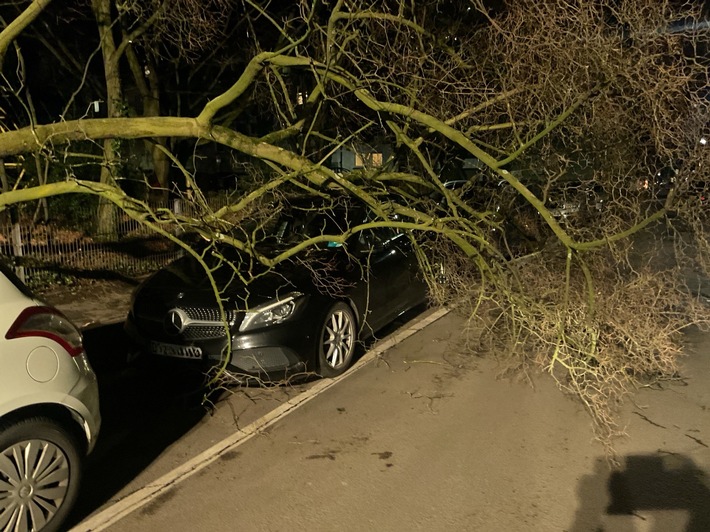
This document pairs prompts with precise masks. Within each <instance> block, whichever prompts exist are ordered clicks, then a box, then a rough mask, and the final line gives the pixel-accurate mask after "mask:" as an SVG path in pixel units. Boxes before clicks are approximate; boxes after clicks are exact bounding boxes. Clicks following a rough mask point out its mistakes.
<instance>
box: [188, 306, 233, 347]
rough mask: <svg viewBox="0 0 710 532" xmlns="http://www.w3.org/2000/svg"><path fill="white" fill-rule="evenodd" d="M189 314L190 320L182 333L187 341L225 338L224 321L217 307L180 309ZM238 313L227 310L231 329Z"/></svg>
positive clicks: (226, 314) (228, 323)
mask: <svg viewBox="0 0 710 532" xmlns="http://www.w3.org/2000/svg"><path fill="white" fill-rule="evenodd" d="M178 308H179V309H180V310H182V311H183V312H185V314H187V316H188V318H189V320H188V322H187V323H186V324H185V328H184V330H183V331H182V337H183V338H184V339H185V340H211V339H215V338H224V337H225V336H226V329H225V324H224V321H222V317H221V316H220V312H219V309H218V308H216V307H178ZM237 316H238V312H237V311H234V310H225V318H226V321H227V325H228V326H229V328H230V329H231V328H232V327H233V326H234V324H235V323H236V320H237Z"/></svg>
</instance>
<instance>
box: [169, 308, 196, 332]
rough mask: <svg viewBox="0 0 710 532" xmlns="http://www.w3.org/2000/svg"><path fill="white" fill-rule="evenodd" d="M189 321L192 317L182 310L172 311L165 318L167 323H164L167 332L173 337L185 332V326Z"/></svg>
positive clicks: (175, 309)
mask: <svg viewBox="0 0 710 532" xmlns="http://www.w3.org/2000/svg"><path fill="white" fill-rule="evenodd" d="M189 320H190V317H189V316H188V315H187V313H186V312H185V311H184V310H182V309H181V308H174V309H171V310H169V311H168V314H167V315H166V316H165V322H164V323H163V326H164V327H165V332H166V333H168V334H172V335H178V334H180V333H181V332H182V331H184V330H185V326H186V325H187V322H188V321H189Z"/></svg>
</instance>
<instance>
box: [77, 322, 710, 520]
mask: <svg viewBox="0 0 710 532" xmlns="http://www.w3.org/2000/svg"><path fill="white" fill-rule="evenodd" d="M405 328H406V326H405ZM462 329H463V322H462V320H461V319H460V318H459V317H457V316H455V315H454V314H448V315H446V316H444V317H443V318H441V319H439V320H438V321H435V322H434V323H431V324H430V325H428V326H426V327H425V328H423V329H421V330H419V331H418V332H416V333H415V334H414V335H413V336H411V337H409V338H408V339H406V340H404V341H402V342H401V343H398V344H397V345H395V346H393V347H391V348H390V349H388V350H387V351H385V352H384V353H381V354H379V355H377V356H374V357H372V360H371V361H370V362H369V363H367V364H364V365H363V366H362V367H361V368H360V369H359V370H357V371H354V372H351V373H348V374H346V376H345V378H344V379H342V380H340V381H337V382H335V383H333V382H331V381H328V380H323V381H318V382H317V383H316V384H315V386H314V387H313V388H316V387H320V391H318V392H317V393H315V394H313V395H312V396H311V397H308V398H306V399H302V398H301V397H302V395H301V396H295V397H292V398H291V399H289V400H288V401H287V402H286V403H282V407H284V406H288V405H291V406H288V408H287V414H288V415H285V414H284V415H283V416H280V417H278V418H275V419H273V422H272V423H270V424H266V425H265V424H263V423H262V424H261V425H259V424H258V423H257V422H255V421H254V420H253V419H250V418H249V410H248V405H249V404H250V400H252V403H253V397H249V398H246V399H245V398H244V397H243V396H241V394H235V395H233V396H232V397H231V398H230V399H228V400H225V401H223V402H221V403H219V404H218V405H217V411H216V413H215V417H214V418H210V419H207V420H206V422H205V423H202V424H200V425H198V426H196V427H195V429H194V430H193V431H192V432H191V433H190V434H189V435H188V436H189V438H188V439H190V440H191V442H192V445H193V448H192V451H191V452H190V453H188V452H187V451H186V448H185V446H184V445H185V444H184V439H183V440H179V441H177V442H176V443H175V444H174V445H173V446H172V447H170V448H169V449H166V450H165V452H164V453H163V454H162V455H161V456H160V457H159V459H157V460H156V461H155V462H154V463H152V464H151V465H150V466H149V468H148V469H147V470H146V471H145V473H144V474H142V475H141V476H139V477H138V478H137V479H136V481H135V482H134V483H133V484H131V485H128V486H126V487H125V489H123V490H122V491H121V493H119V494H117V495H116V496H115V497H114V498H113V500H112V501H111V503H119V504H120V503H121V501H125V500H126V499H127V498H128V497H129V496H131V494H134V495H135V494H136V493H140V490H141V489H142V488H143V487H144V486H146V485H150V486H151V491H152V493H153V494H152V495H151V496H150V497H148V498H146V499H145V500H143V501H142V502H141V503H140V505H138V506H135V507H133V508H132V511H130V512H129V513H128V514H127V515H125V516H123V517H122V518H121V519H120V520H117V521H111V522H112V523H113V524H112V525H111V526H109V528H108V529H109V530H111V531H123V530H125V531H140V530H214V531H222V530H224V531H231V530H244V531H266V530H268V531H277V530H309V531H333V530H354V531H357V530H363V531H368V532H369V531H371V530H391V531H400V530H401V531H410V530H427V531H437V530H442V531H451V530H475V531H478V530H482V531H499V530H500V531H502V530H505V531H530V530H535V531H543V532H544V531H550V532H552V531H555V532H559V531H563V530H568V531H574V532H581V531H596V530H605V531H607V532H613V531H656V532H662V531H663V532H675V531H695V532H699V531H706V530H710V505H708V501H709V500H710V480H709V479H710V477H709V475H708V473H709V472H710V447H709V444H710V371H709V369H710V363H709V362H710V359H709V353H710V338H708V336H707V335H700V334H695V335H691V336H690V337H689V342H690V349H689V353H690V355H689V356H688V358H687V359H686V361H685V367H684V370H683V376H684V377H686V379H685V381H684V383H683V385H681V384H677V385H672V386H670V387H669V389H667V390H665V391H663V392H659V391H653V390H648V389H644V390H641V391H640V392H639V393H638V395H637V396H636V397H635V398H634V401H635V402H634V403H629V404H627V405H626V407H625V408H624V410H623V412H622V418H621V419H622V422H623V423H625V424H626V426H627V428H628V434H629V439H628V440H624V441H620V442H619V443H618V445H617V448H618V451H619V455H620V458H621V465H622V467H621V470H619V471H617V472H615V473H612V472H611V471H610V470H609V468H608V466H607V463H606V459H605V457H604V455H603V450H602V448H601V446H600V445H599V444H597V443H595V442H594V441H593V436H592V432H591V428H590V421H589V418H588V417H587V414H586V412H585V411H584V409H583V408H582V406H581V405H580V404H579V403H577V402H575V401H572V400H569V399H567V398H565V397H564V396H563V395H561V393H560V392H559V391H558V390H557V388H556V387H555V385H554V383H552V382H551V380H550V379H549V378H548V377H546V376H539V377H535V378H534V383H535V386H534V387H533V386H530V385H529V384H527V383H523V382H518V381H509V380H507V379H499V378H497V376H498V374H499V372H500V368H499V367H498V366H497V364H496V362H495V361H494V360H491V359H484V358H475V357H471V356H467V355H463V354H462V352H463V349H462V345H461V342H462V341H463V338H462V337H461V335H460V331H461V330H462ZM304 393H308V392H304ZM238 400H239V401H241V403H238V404H236V406H235V401H238ZM245 405H246V406H245ZM265 417H268V415H267V416H265ZM220 419H231V420H232V422H233V423H234V425H236V427H233V431H232V433H231V434H229V435H227V436H226V437H224V436H223V438H224V439H222V440H221V441H220V440H219V438H215V435H216V434H217V433H219V431H220V430H223V429H225V428H228V427H225V426H223V425H222V424H221V423H220V421H219V420H220ZM254 427H257V428H254ZM259 427H260V428H259ZM250 431H251V432H250ZM198 440H199V441H200V442H202V443H201V445H202V447H201V449H202V450H201V451H200V452H195V450H194V444H195V442H196V441H198ZM215 442H217V443H215ZM200 453H202V454H200ZM170 463H171V464H175V465H173V466H172V467H175V468H180V467H182V468H183V470H187V471H188V472H189V474H186V475H183V476H182V477H180V478H178V477H176V476H175V475H174V474H173V473H172V472H167V473H166V472H165V464H170ZM151 470H157V471H162V472H161V473H160V474H159V475H156V474H155V473H152V472H151ZM112 508H114V506H111V504H109V505H106V506H105V507H104V509H103V510H104V512H103V513H102V514H101V515H103V516H106V515H109V514H110V513H111V512H112V511H113V510H112ZM88 521H90V520H87V522H88ZM101 529H102V528H87V527H86V526H83V525H82V524H79V525H78V526H77V527H76V529H75V530H77V531H81V530H101Z"/></svg>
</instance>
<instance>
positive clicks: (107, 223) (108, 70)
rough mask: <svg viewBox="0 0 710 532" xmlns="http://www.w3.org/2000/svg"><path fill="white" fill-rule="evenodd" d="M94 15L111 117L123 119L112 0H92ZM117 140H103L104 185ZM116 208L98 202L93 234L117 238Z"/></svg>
mask: <svg viewBox="0 0 710 532" xmlns="http://www.w3.org/2000/svg"><path fill="white" fill-rule="evenodd" d="M92 7H93V9H94V16H95V17H96V23H97V25H98V29H99V36H100V38H101V53H102V55H103V59H104V77H105V80H106V108H107V116H108V118H116V117H120V116H122V114H123V112H122V107H123V91H122V88H121V77H120V72H119V54H118V53H117V50H116V42H115V40H114V37H113V33H112V22H113V21H112V20H111V0H92ZM115 148H116V141H114V140H112V139H107V140H105V141H104V164H103V166H102V167H101V174H100V176H99V181H100V182H101V183H104V184H115V182H116V180H115V173H114V172H115V170H116V168H117V167H118V164H119V162H120V154H119V153H117V152H116V149H115ZM115 209H116V207H115V206H114V205H113V204H112V203H109V202H107V201H105V200H100V201H99V207H98V211H97V213H96V224H95V228H94V231H95V233H96V235H97V236H98V237H99V238H101V239H102V240H113V239H116V238H117V237H118V230H117V227H116V215H115Z"/></svg>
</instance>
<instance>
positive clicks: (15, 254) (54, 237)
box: [0, 195, 229, 288]
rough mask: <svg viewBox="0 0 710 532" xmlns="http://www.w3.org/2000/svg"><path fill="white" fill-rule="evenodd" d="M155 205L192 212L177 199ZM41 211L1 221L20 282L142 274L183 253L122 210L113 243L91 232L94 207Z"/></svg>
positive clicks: (1, 235)
mask: <svg viewBox="0 0 710 532" xmlns="http://www.w3.org/2000/svg"><path fill="white" fill-rule="evenodd" d="M49 201H52V199H51V198H50V200H49ZM228 201H229V199H228V197H227V196H226V195H221V196H214V197H210V198H209V204H210V206H211V207H212V208H219V207H221V206H224V205H226V204H227V203H228ZM151 207H152V208H154V209H157V208H169V209H171V210H172V211H173V212H176V213H181V214H189V213H190V210H191V207H192V206H191V204H190V203H189V202H186V201H184V200H181V199H176V200H172V201H170V202H169V203H165V204H155V205H151ZM42 209H44V211H45V212H44V214H43V216H39V217H38V216H37V213H38V212H39V211H40V209H39V208H38V207H37V206H31V205H25V206H24V208H23V210H22V211H21V212H20V213H19V214H18V216H17V221H15V222H14V223H10V222H6V223H0V255H4V256H5V257H7V259H9V262H10V263H11V264H13V265H14V266H15V270H16V272H17V274H18V275H19V276H20V278H21V279H23V280H24V281H25V282H26V283H27V284H29V285H30V286H33V287H36V288H41V287H45V286H47V285H49V284H51V283H56V282H58V281H61V280H64V279H67V280H68V279H70V278H77V277H100V276H110V275H121V276H129V277H134V276H139V275H142V274H146V273H150V272H152V271H155V270H156V269H158V268H160V267H162V266H164V265H165V264H167V263H169V262H171V261H172V260H175V259H176V258H178V257H179V256H181V254H182V252H181V250H180V248H179V247H178V246H176V245H175V244H174V243H172V242H170V241H169V240H168V239H167V238H164V237H161V236H159V235H156V234H154V233H152V232H151V231H150V230H149V229H148V228H146V227H144V226H143V225H141V224H140V223H139V222H137V221H135V220H133V219H131V218H129V217H128V216H127V215H126V214H125V213H123V212H122V211H120V210H119V209H115V211H114V216H115V217H116V218H115V220H114V222H115V227H117V228H118V235H119V237H118V238H115V237H114V238H112V239H110V240H108V239H107V238H106V235H101V234H96V233H95V231H93V230H92V228H93V220H94V218H95V214H96V208H95V206H76V205H73V206H72V208H71V212H63V213H62V212H61V206H60V208H59V209H57V206H56V205H55V206H52V205H51V204H50V205H49V207H47V206H42ZM42 218H46V220H43V219H42ZM38 219H40V220H42V221H37V220H38Z"/></svg>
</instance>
